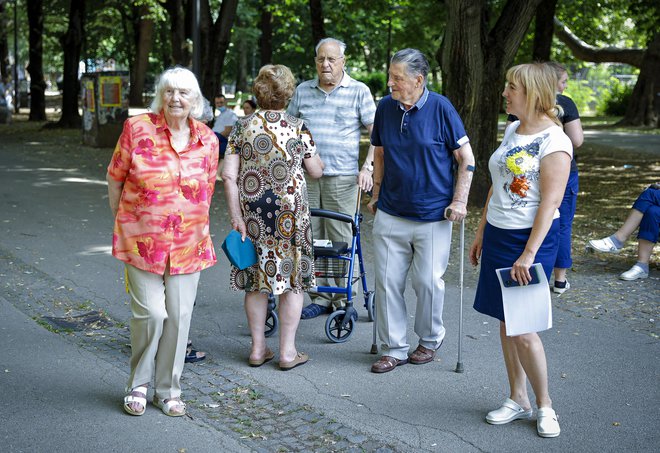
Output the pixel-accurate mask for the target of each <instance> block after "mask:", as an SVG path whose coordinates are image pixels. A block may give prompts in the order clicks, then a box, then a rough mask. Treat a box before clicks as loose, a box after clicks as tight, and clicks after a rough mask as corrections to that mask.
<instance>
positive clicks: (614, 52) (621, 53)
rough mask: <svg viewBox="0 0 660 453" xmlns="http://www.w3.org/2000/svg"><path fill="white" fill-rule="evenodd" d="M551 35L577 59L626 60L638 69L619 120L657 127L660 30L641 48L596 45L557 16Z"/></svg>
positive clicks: (603, 61)
mask: <svg viewBox="0 0 660 453" xmlns="http://www.w3.org/2000/svg"><path fill="white" fill-rule="evenodd" d="M555 35H556V36H557V38H558V39H559V40H560V41H562V42H563V43H564V44H566V46H567V47H568V48H569V49H570V50H571V52H573V55H575V56H576V57H577V58H579V59H580V60H584V61H591V62H594V63H608V62H609V63H626V64H629V65H631V66H635V67H637V68H640V73H639V77H638V78H637V83H636V84H635V88H634V89H633V94H632V97H631V100H630V103H629V105H628V108H627V110H626V114H625V116H624V117H623V119H622V120H621V123H622V124H627V125H631V126H651V127H660V100H658V99H657V98H658V96H657V92H658V91H659V90H660V33H655V35H654V36H653V39H651V41H650V43H649V46H648V48H647V49H646V50H644V49H629V48H619V47H603V48H598V47H594V46H592V45H589V44H587V43H586V42H584V41H583V40H581V39H580V38H578V37H577V36H575V34H573V32H572V31H571V30H569V29H568V27H566V26H565V25H564V24H563V23H562V22H561V21H559V19H555Z"/></svg>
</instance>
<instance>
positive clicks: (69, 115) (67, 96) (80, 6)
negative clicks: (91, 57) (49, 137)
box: [57, 0, 85, 128]
mask: <svg viewBox="0 0 660 453" xmlns="http://www.w3.org/2000/svg"><path fill="white" fill-rule="evenodd" d="M84 31H85V0H71V5H70V7H69V26H68V28H67V31H66V33H64V35H62V37H61V38H60V43H61V44H62V50H63V51H64V68H63V71H62V84H63V90H62V116H61V117H60V120H59V121H58V122H57V126H59V127H68V128H78V127H80V124H81V118H80V112H79V111H78V93H79V91H80V84H79V83H78V63H79V62H80V54H81V49H82V45H83V40H84Z"/></svg>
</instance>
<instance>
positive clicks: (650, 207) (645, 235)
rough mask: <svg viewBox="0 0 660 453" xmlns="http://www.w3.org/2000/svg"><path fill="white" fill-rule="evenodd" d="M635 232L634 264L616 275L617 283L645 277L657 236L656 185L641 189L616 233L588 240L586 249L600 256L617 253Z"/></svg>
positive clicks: (659, 200) (659, 191) (659, 192)
mask: <svg viewBox="0 0 660 453" xmlns="http://www.w3.org/2000/svg"><path fill="white" fill-rule="evenodd" d="M637 227H639V232H638V233H637V262H636V263H635V264H634V265H633V267H631V268H630V269H629V270H627V271H626V272H624V273H622V274H621V275H619V278H620V279H621V280H628V281H632V280H637V279H639V278H647V277H648V276H649V261H650V259H651V253H653V247H655V244H656V243H657V242H658V237H659V235H660V183H655V184H653V185H651V186H650V187H649V188H648V189H645V190H644V191H643V192H642V193H641V194H640V195H639V197H637V200H635V203H634V204H633V206H632V209H631V210H630V213H629V214H628V217H627V218H626V221H625V222H624V223H623V225H621V228H619V229H618V230H617V231H616V233H614V234H613V235H612V236H609V237H606V238H603V239H592V240H591V241H589V244H587V249H588V250H592V251H598V252H603V253H618V252H620V251H621V249H622V248H623V246H624V245H625V243H626V241H627V240H628V238H629V237H630V235H631V234H633V232H634V231H635V230H636V229H637Z"/></svg>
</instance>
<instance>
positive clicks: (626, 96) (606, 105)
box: [596, 77, 633, 116]
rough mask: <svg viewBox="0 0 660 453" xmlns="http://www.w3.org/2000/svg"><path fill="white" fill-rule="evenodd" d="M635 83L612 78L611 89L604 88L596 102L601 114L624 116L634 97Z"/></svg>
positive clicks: (598, 111)
mask: <svg viewBox="0 0 660 453" xmlns="http://www.w3.org/2000/svg"><path fill="white" fill-rule="evenodd" d="M632 92H633V85H630V84H628V83H623V82H621V81H620V80H619V79H617V78H616V77H611V78H610V84H609V89H607V90H603V92H602V93H601V95H600V96H599V99H598V103H597V104H596V112H597V113H598V114H599V115H608V116H623V115H625V114H626V109H627V108H628V103H629V102H630V99H631V97H632Z"/></svg>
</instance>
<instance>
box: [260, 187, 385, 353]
mask: <svg viewBox="0 0 660 453" xmlns="http://www.w3.org/2000/svg"><path fill="white" fill-rule="evenodd" d="M361 200H362V191H361V190H360V189H359V188H358V198H357V205H356V207H355V213H354V214H353V215H352V216H351V215H348V214H344V213H342V212H336V211H330V210H327V209H314V208H312V209H310V214H311V215H312V217H321V218H325V219H331V220H336V221H339V222H345V223H348V224H350V225H351V231H352V239H351V243H350V244H348V243H346V242H331V241H328V240H325V239H315V240H314V269H315V275H316V277H317V278H328V279H334V281H335V282H336V284H337V286H316V287H313V288H312V289H311V291H313V292H317V293H332V294H345V295H346V306H345V307H342V308H340V309H339V310H336V311H335V312H334V313H332V314H330V316H328V319H327V320H326V322H325V334H326V336H327V337H328V339H329V340H330V341H332V342H333V343H343V342H345V341H347V340H348V339H349V338H350V337H351V335H352V334H353V328H354V326H355V320H357V317H358V316H357V311H356V310H355V308H354V307H353V286H354V285H355V284H356V283H357V282H358V281H361V282H362V295H363V297H364V308H365V309H366V310H367V316H368V318H369V321H373V320H374V316H375V313H374V310H375V308H374V292H373V291H369V288H368V286H367V275H366V272H365V270H364V261H363V258H362V244H361V242H360V224H361V223H362V214H361V213H360V203H361ZM356 258H357V262H358V265H359V273H358V274H357V276H355V275H354V270H355V261H356ZM275 305H276V303H275V297H274V296H273V295H272V294H271V295H270V296H269V297H268V314H267V316H266V326H265V328H266V331H265V334H266V336H267V337H270V336H271V335H273V334H274V333H275V332H276V331H277V327H278V325H279V320H278V318H277V313H276V312H275Z"/></svg>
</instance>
